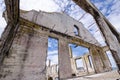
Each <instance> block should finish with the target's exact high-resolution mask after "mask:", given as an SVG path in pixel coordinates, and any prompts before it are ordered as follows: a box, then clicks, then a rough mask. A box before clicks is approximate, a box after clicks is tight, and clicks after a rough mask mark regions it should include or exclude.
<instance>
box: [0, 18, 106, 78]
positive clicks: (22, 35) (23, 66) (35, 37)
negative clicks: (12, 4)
mask: <svg viewBox="0 0 120 80" xmlns="http://www.w3.org/2000/svg"><path fill="white" fill-rule="evenodd" d="M20 25H21V26H20V27H19V29H18V31H17V34H16V36H15V38H14V41H13V43H12V46H11V48H10V50H9V53H8V55H7V56H6V57H5V58H4V62H3V65H2V68H1V70H2V71H1V78H0V79H1V80H46V79H47V78H46V66H45V65H46V64H45V62H46V58H47V39H48V36H50V37H54V38H56V39H58V41H59V50H58V51H59V52H58V53H59V55H58V56H59V75H58V76H59V77H60V79H61V80H62V79H63V80H64V79H66V78H68V77H69V78H70V77H72V74H73V73H72V67H71V62H70V57H71V56H70V54H69V47H68V44H69V43H74V44H77V45H81V46H85V47H87V48H91V49H92V48H93V47H94V49H92V50H96V49H97V48H100V47H99V46H96V45H94V44H91V43H88V42H86V41H83V40H82V39H79V38H77V37H73V36H69V35H66V34H63V33H60V32H57V31H55V30H52V29H49V28H46V27H44V26H40V25H38V24H35V23H33V22H30V21H27V20H24V19H22V18H21V19H20ZM94 54H95V55H96V54H97V55H98V53H94ZM94 60H97V59H94ZM98 62H99V60H98ZM95 65H97V66H98V64H95ZM98 67H99V68H100V67H101V66H98ZM96 68H97V67H96ZM99 68H98V70H99ZM96 70H97V69H96ZM103 71H104V70H103ZM98 72H99V71H98Z"/></svg>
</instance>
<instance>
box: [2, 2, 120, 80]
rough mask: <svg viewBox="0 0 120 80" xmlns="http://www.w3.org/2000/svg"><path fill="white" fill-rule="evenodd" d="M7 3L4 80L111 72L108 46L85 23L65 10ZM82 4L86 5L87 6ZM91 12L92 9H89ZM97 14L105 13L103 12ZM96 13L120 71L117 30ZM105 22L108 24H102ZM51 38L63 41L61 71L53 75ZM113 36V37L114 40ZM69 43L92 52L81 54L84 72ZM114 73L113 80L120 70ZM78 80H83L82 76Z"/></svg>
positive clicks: (59, 55)
mask: <svg viewBox="0 0 120 80" xmlns="http://www.w3.org/2000/svg"><path fill="white" fill-rule="evenodd" d="M82 1H83V2H82ZM82 1H81V3H83V4H88V5H91V3H87V2H86V3H85V1H86V0H85V1H84V0H82ZM5 3H6V12H5V13H4V17H5V19H6V21H7V24H8V25H7V27H6V29H5V31H4V32H3V34H2V37H1V42H0V80H47V79H48V78H49V77H52V76H55V77H58V78H59V79H60V80H67V79H73V78H75V77H78V76H83V75H91V74H96V73H103V72H109V71H111V65H110V62H109V59H108V57H107V56H106V55H105V51H106V50H105V48H102V47H101V45H100V44H99V43H98V42H97V40H96V39H95V38H94V37H93V36H92V35H91V34H90V32H89V31H87V30H86V29H85V28H84V26H83V25H82V23H80V22H77V21H75V20H74V19H73V18H71V17H69V16H68V15H66V14H62V13H46V12H42V11H39V12H37V11H34V10H31V11H23V10H21V11H20V10H19V0H16V1H13V0H5ZM7 3H9V4H7ZM13 4H14V6H13ZM81 6H82V7H83V8H84V7H85V5H81ZM86 8H88V7H85V8H84V9H85V10H86ZM90 8H91V6H90ZM92 8H94V6H92ZM92 8H91V9H92ZM91 9H90V11H91ZM87 12H89V8H88V11H87ZM97 13H99V14H100V15H101V13H100V12H99V11H97ZM92 14H94V12H93V13H92ZM93 16H94V17H95V20H96V22H97V23H98V25H99V26H100V30H101V32H102V33H103V35H104V36H105V38H106V41H107V43H108V47H109V48H110V50H111V51H112V52H113V57H114V58H115V60H116V63H117V66H118V71H119V68H120V66H119V62H120V56H119V53H120V45H119V38H117V37H116V34H115V33H117V32H116V31H115V30H112V29H111V28H110V27H111V26H110V25H108V24H109V23H108V21H107V20H106V19H104V17H103V16H102V15H101V16H99V15H97V14H96V15H95V14H94V15H93ZM96 16H97V19H96ZM98 16H99V17H98ZM102 19H104V20H102ZM102 25H103V26H104V27H101V26H102ZM109 26H110V27H109ZM76 27H77V29H78V34H77V35H76V34H75V33H74V28H76ZM103 28H105V29H103ZM104 30H109V31H104ZM108 34H109V35H108ZM48 37H53V38H56V39H57V40H58V43H59V47H58V61H59V64H58V66H59V68H58V71H56V72H55V71H53V72H54V73H55V75H54V74H50V72H49V69H50V67H55V66H56V65H55V66H46V58H47V47H48V46H47V44H48ZM111 38H112V39H113V40H112V41H111ZM69 43H74V44H76V45H80V46H84V47H86V48H88V49H89V55H88V54H86V55H84V56H82V57H79V58H82V59H83V60H84V71H83V72H81V71H78V70H76V68H75V66H76V64H75V60H76V59H77V58H75V59H73V58H72V56H71V54H72V52H71V50H70V48H69V46H68V44H69ZM88 56H91V57H92V62H93V67H90V62H89V60H88ZM56 67H57V66H56ZM57 72H58V74H57ZM112 74H115V76H113V77H110V78H111V80H115V79H118V78H120V77H119V73H118V72H117V71H115V72H113V73H111V74H110V75H112ZM103 76H104V75H103ZM55 77H54V78H55ZM108 77H109V76H108ZM108 77H106V80H108V79H107V78H108ZM76 80H83V79H82V78H79V79H76ZM93 80H94V79H93ZM97 80H98V79H97ZM100 80H102V79H100Z"/></svg>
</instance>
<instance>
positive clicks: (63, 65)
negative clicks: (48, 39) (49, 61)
mask: <svg viewBox="0 0 120 80" xmlns="http://www.w3.org/2000/svg"><path fill="white" fill-rule="evenodd" d="M58 59H59V77H60V80H64V78H68V77H71V76H72V68H71V62H70V55H69V46H68V42H67V39H59V52H58Z"/></svg>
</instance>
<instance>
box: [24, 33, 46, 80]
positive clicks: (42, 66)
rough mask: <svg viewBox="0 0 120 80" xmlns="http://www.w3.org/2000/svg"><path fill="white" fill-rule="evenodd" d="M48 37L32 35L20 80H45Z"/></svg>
mask: <svg viewBox="0 0 120 80" xmlns="http://www.w3.org/2000/svg"><path fill="white" fill-rule="evenodd" d="M47 42H48V36H46V35H42V34H40V35H39V36H37V35H35V34H34V35H33V37H32V38H31V39H30V42H29V43H30V44H29V45H28V49H27V54H26V57H25V58H26V59H25V63H24V73H23V74H24V78H23V79H22V80H46V58H47V48H48V45H47Z"/></svg>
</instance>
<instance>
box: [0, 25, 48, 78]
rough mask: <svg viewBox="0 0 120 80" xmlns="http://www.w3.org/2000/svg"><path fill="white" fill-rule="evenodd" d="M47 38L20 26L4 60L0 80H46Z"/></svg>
mask: <svg viewBox="0 0 120 80" xmlns="http://www.w3.org/2000/svg"><path fill="white" fill-rule="evenodd" d="M47 38H48V37H47V35H44V34H40V33H37V32H34V30H33V29H32V28H28V27H25V26H21V27H20V29H19V32H18V33H17V35H16V37H15V39H14V42H13V44H12V47H11V48H10V51H9V55H8V56H6V58H5V59H4V62H3V66H2V67H3V68H2V72H1V74H2V76H1V79H0V80H46V73H45V70H46V69H45V62H46V54H47Z"/></svg>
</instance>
